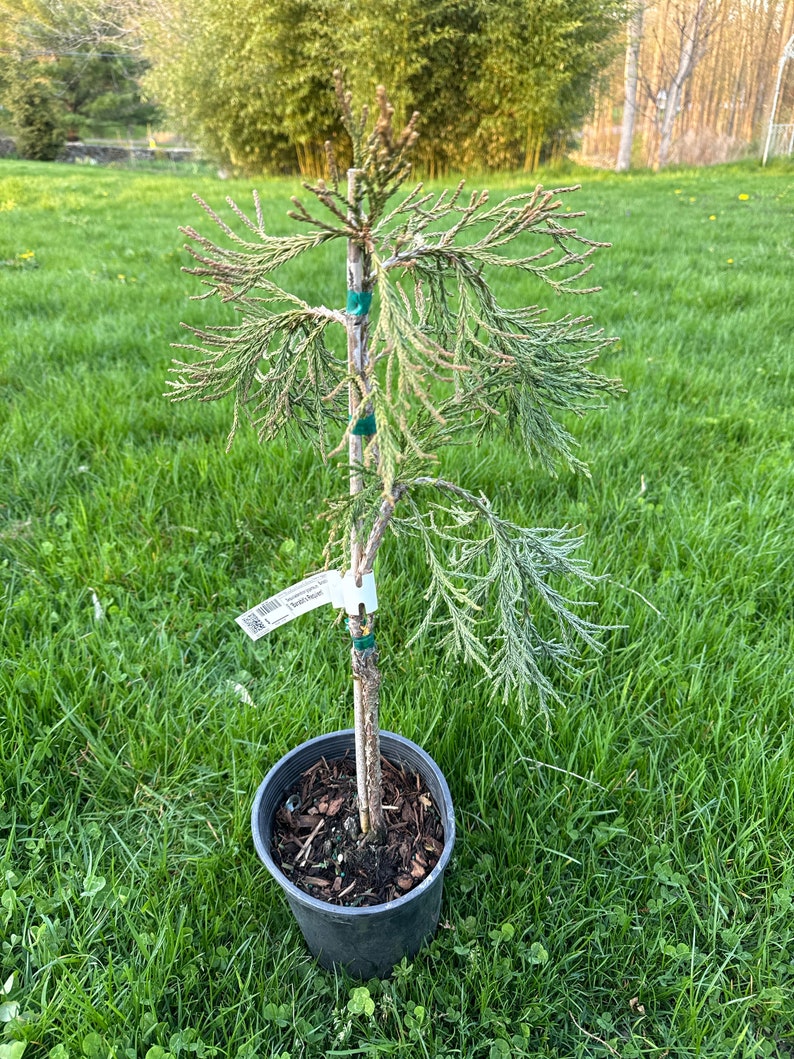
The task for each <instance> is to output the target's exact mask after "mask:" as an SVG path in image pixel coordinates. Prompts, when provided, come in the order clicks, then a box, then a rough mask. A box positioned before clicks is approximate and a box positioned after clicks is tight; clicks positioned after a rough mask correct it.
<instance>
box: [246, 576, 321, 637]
mask: <svg viewBox="0 0 794 1059" xmlns="http://www.w3.org/2000/svg"><path fill="white" fill-rule="evenodd" d="M329 576H330V577H337V578H338V575H336V574H334V573H333V572H331V573H330V575H329V573H328V572H327V571H325V570H324V571H322V573H319V574H312V576H311V577H307V578H306V579H305V580H303V581H300V582H298V584H297V585H291V586H290V587H289V588H285V589H283V591H281V592H279V593H277V594H276V595H275V596H271V597H270V598H269V599H266V600H264V602H262V603H259V604H258V605H257V606H255V607H252V608H251V610H249V611H246V612H245V614H241V615H240V617H239V618H236V619H235V620H236V622H237V624H238V625H239V626H240V628H241V629H243V630H244V631H245V632H246V633H248V635H249V636H250V637H251V639H252V640H258V639H259V638H260V637H262V636H266V635H267V634H268V633H269V632H271V631H272V630H273V629H277V628H278V627H279V625H285V624H286V623H287V622H288V621H292V619H293V618H297V617H298V616H299V615H300V614H306V613H308V611H310V610H314V609H315V608H316V607H322V606H323V604H325V603H330V602H331V601H332V597H331V590H330V588H329Z"/></svg>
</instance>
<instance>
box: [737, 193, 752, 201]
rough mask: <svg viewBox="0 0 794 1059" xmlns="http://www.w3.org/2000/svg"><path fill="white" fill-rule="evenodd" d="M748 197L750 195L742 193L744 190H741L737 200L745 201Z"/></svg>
mask: <svg viewBox="0 0 794 1059" xmlns="http://www.w3.org/2000/svg"><path fill="white" fill-rule="evenodd" d="M749 198H750V196H749V195H745V193H744V192H742V193H741V195H740V196H739V201H740V202H747V200H748V199H749Z"/></svg>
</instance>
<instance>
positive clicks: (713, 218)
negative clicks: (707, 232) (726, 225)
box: [709, 213, 717, 221]
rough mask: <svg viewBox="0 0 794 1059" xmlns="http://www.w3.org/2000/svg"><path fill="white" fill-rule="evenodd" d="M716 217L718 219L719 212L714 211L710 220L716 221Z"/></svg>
mask: <svg viewBox="0 0 794 1059" xmlns="http://www.w3.org/2000/svg"><path fill="white" fill-rule="evenodd" d="M716 219H717V214H716V213H712V214H711V216H710V217H709V220H710V221H716Z"/></svg>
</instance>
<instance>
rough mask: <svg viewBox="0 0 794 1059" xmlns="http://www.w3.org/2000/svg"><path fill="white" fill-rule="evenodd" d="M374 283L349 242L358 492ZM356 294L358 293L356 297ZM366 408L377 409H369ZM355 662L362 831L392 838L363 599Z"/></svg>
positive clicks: (352, 440)
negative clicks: (366, 296)
mask: <svg viewBox="0 0 794 1059" xmlns="http://www.w3.org/2000/svg"><path fill="white" fill-rule="evenodd" d="M357 175H358V174H357V172H356V170H355V169H350V170H348V174H347V200H348V207H349V209H348V216H349V218H350V221H351V224H352V225H353V227H359V226H360V220H361V218H360V217H359V215H358V214H359V211H358V206H357V202H356V198H357V196H356V178H357ZM369 282H370V276H369V268H368V260H367V255H366V254H365V252H364V249H363V247H362V246H361V245H360V244H359V243H358V242H357V241H356V240H355V239H348V242H347V289H348V309H347V320H346V327H347V360H348V371H349V373H350V379H351V381H350V385H349V391H348V394H349V397H348V400H349V404H348V407H349V411H350V418H351V423H353V424H354V426H353V427H352V428H351V431H350V437H349V442H348V459H349V463H350V495H351V496H355V495H356V494H357V493H360V492H361V491H362V490H363V488H364V481H363V478H362V476H361V471H360V468H361V467H362V464H363V462H364V436H363V435H362V434H360V433H356V428H355V424H356V423H357V421H358V420H359V419H360V418H361V409H360V406H361V404H362V402H363V401H365V400H366V397H365V395H366V393H367V391H368V385H367V376H366V369H367V365H368V362H369V358H368V352H367V336H368V331H369V313H368V306H367V305H366V303H365V301H364V300H363V299H362V298H361V295H362V294H363V293H365V286H366V285H368V284H369ZM351 295H352V297H351ZM363 411H364V412H365V413H369V412H370V411H371V409H369V408H365V409H364V410H363ZM363 532H364V527H363V525H362V523H361V522H357V523H355V524H354V525H353V528H352V530H351V534H350V571H351V572H352V574H353V576H354V577H355V578H356V583H357V584H358V585H359V586H360V585H361V579H362V576H363V574H364V572H365V571H364V565H365V563H364V560H365V556H364V540H363ZM348 620H349V627H350V635H351V637H352V640H353V644H352V647H351V666H352V670H353V708H354V718H355V719H354V724H355V733H356V735H355V741H356V783H357V792H358V815H359V823H360V826H361V830H362V831H363V833H364V834H365V835H368V836H371V837H372V839H373V840H374V841H377V842H382V841H384V839H385V838H386V822H385V820H384V818H383V798H382V793H381V769H380V726H379V721H378V706H379V689H380V670H379V669H378V652H377V648H376V647H375V641H374V636H373V634H372V628H373V624H374V618H373V616H372V615H368V614H367V613H366V611H365V609H364V605H363V604H361V606H360V608H359V613H358V614H357V615H352V614H351V615H349V619H348Z"/></svg>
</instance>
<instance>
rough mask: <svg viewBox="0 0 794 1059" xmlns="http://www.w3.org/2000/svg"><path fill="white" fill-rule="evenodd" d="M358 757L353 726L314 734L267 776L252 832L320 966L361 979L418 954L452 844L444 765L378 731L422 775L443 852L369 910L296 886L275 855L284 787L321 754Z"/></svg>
mask: <svg viewBox="0 0 794 1059" xmlns="http://www.w3.org/2000/svg"><path fill="white" fill-rule="evenodd" d="M345 753H347V754H349V755H350V756H351V757H352V758H355V740H354V733H353V729H352V728H350V729H347V730H345V731H343V732H332V733H331V734H329V735H321V736H317V737H316V738H315V739H310V740H309V741H308V742H306V743H302V744H301V745H300V746H298V747H296V748H295V749H294V750H292V751H290V753H289V754H286V755H285V756H284V757H283V758H282V759H281V760H280V761H279V762H278V763H277V764H276V765H274V766H273V768H272V769H271V770H270V772H268V774H267V776H265V778H264V780H263V781H262V783H261V784H260V786H259V790H258V791H257V792H256V798H255V799H254V805H253V809H252V810H251V830H252V833H253V838H254V845H255V846H256V851H257V853H258V854H259V857H260V859H261V860H262V862H263V863H264V865H265V867H266V868H267V869H268V871H269V872H270V874H271V875H272V876H273V878H274V879H275V880H276V882H277V883H278V884H279V886H280V887H281V888H282V890H283V891H284V894H285V896H286V898H287V901H288V902H289V906H290V908H291V909H292V912H293V914H294V915H295V918H296V920H297V921H298V926H299V927H300V929H301V931H302V933H303V936H304V938H305V939H306V944H307V945H308V946H309V949H310V950H311V952H312V954H313V955H314V956H315V957H316V958H317V960H318V962H319V963H320V964H321V966H323V967H326V968H329V969H331V968H334V967H344V969H345V970H346V971H347V972H348V974H350V975H353V976H354V977H356V978H385V977H387V976H388V975H389V974H390V973H391V970H392V968H393V967H394V965H395V964H397V963H399V962H400V960H401V959H402V958H403V956H408V957H411V956H414V955H416V953H417V952H418V951H419V949H420V948H421V947H422V945H423V943H424V942H425V941H427V940H429V939H430V938H431V937H432V936H433V934H435V932H436V929H437V927H438V920H439V915H440V913H441V894H442V888H443V883H444V869H445V868H446V866H447V864H448V863H449V858H450V856H451V854H452V847H453V845H454V843H455V816H454V813H453V808H452V797H451V795H450V793H449V787H448V786H447V781H446V780H445V779H444V775H443V773H442V772H441V769H440V768H439V767H438V765H437V764H436V763H435V761H433V759H432V758H431V757H430V756H429V755H428V754H426V753H425V751H424V750H422V748H421V747H420V746H417V745H416V743H412V742H411V740H410V739H405V738H404V737H403V736H400V735H395V734H394V733H393V732H381V753H382V754H383V756H384V757H385V758H386V759H387V760H388V761H390V762H391V763H392V764H394V765H403V766H405V767H406V768H408V769H410V770H411V771H412V772H418V773H419V775H420V776H421V777H422V779H423V780H424V781H425V783H426V784H427V787H428V790H429V791H430V794H431V797H432V799H433V801H434V803H435V806H436V809H437V810H438V812H439V815H440V816H441V821H442V824H443V827H444V850H443V852H442V854H441V857H440V859H439V861H438V863H437V864H436V866H435V867H434V868H433V870H432V871H431V872H430V874H429V875H428V876H427V878H426V879H424V880H423V881H422V882H421V883H420V885H419V886H417V887H416V888H415V889H413V890H411V891H410V892H409V893H407V894H403V895H402V896H401V897H398V898H396V899H395V900H393V901H387V902H386V903H385V904H381V905H373V906H370V907H366V908H345V907H343V906H339V905H329V904H327V903H326V902H325V901H320V900H318V899H317V898H316V897H310V896H309V895H308V894H306V893H304V892H303V890H300V889H299V888H298V887H297V886H296V885H295V884H294V883H292V882H291V881H290V880H289V879H288V878H287V877H286V876H285V875H284V874H283V873H282V871H281V869H280V868H279V867H278V865H277V864H276V863H275V861H274V860H273V857H272V855H271V852H270V847H271V839H272V831H273V818H274V816H275V813H276V810H277V809H278V808H279V806H280V805H282V804H283V802H284V799H285V798H286V796H287V792H288V791H289V790H290V788H291V787H292V786H293V785H294V784H295V783H296V782H297V781H298V779H299V778H300V776H301V775H302V774H303V773H304V772H305V771H306V769H308V768H310V767H311V766H312V765H314V764H315V763H316V762H317V761H319V760H320V758H322V757H324V758H325V759H326V760H327V761H331V760H333V759H334V758H340V757H343V756H344V755H345Z"/></svg>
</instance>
